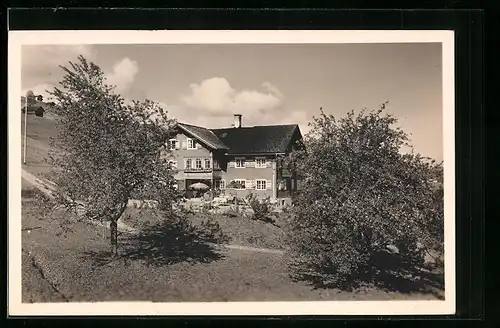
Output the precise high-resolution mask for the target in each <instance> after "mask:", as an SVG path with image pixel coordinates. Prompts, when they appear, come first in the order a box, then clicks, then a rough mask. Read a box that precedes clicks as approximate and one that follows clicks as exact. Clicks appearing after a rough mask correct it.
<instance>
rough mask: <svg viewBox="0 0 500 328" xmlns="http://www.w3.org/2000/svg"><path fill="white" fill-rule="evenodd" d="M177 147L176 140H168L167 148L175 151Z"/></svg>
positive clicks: (177, 142)
mask: <svg viewBox="0 0 500 328" xmlns="http://www.w3.org/2000/svg"><path fill="white" fill-rule="evenodd" d="M178 145H179V141H178V140H177V139H170V140H169V141H168V148H169V149H177V148H178Z"/></svg>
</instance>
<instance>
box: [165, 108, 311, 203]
mask: <svg viewBox="0 0 500 328" xmlns="http://www.w3.org/2000/svg"><path fill="white" fill-rule="evenodd" d="M234 118H235V123H234V124H233V127H231V128H225V129H207V128H204V127H199V126H194V125H189V124H184V123H178V124H177V125H176V127H175V129H174V131H173V134H172V136H171V138H170V139H169V141H168V147H169V148H170V149H171V150H172V151H171V152H170V153H169V156H170V159H169V161H170V165H171V167H172V168H173V169H175V170H176V172H177V173H176V175H175V179H176V180H177V187H178V188H179V189H180V190H187V191H189V189H190V186H192V185H193V184H195V183H198V182H201V183H203V184H206V185H207V186H208V187H210V188H211V189H212V190H214V191H223V192H225V193H228V194H233V195H235V196H239V197H245V196H246V195H248V193H254V194H255V195H256V196H257V197H259V198H265V197H270V199H272V200H275V201H281V202H282V203H285V202H288V201H289V199H290V197H291V195H292V194H293V192H294V191H296V190H297V187H298V180H297V176H296V174H295V173H294V172H293V171H291V170H287V169H284V168H283V164H282V160H283V158H284V157H285V156H288V155H289V154H290V152H291V151H292V150H293V149H294V148H296V147H300V145H301V144H302V135H301V133H300V129H299V126H298V125H297V124H293V125H268V126H253V127H243V126H242V124H241V118H242V116H241V115H239V114H237V115H234Z"/></svg>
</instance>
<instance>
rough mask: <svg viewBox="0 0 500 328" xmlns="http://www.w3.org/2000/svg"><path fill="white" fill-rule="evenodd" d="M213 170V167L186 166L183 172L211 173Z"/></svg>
mask: <svg viewBox="0 0 500 328" xmlns="http://www.w3.org/2000/svg"><path fill="white" fill-rule="evenodd" d="M213 171H214V170H213V169H205V168H200V169H197V168H187V169H184V172H186V173H212V172H213Z"/></svg>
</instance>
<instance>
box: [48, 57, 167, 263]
mask: <svg viewBox="0 0 500 328" xmlns="http://www.w3.org/2000/svg"><path fill="white" fill-rule="evenodd" d="M61 68H62V69H63V70H64V72H65V75H64V77H63V78H62V80H61V82H60V86H61V87H60V88H59V87H56V88H54V91H53V92H51V94H52V95H53V96H54V98H55V100H56V105H55V108H54V110H55V113H56V114H57V116H58V117H59V125H60V133H59V135H58V136H57V138H54V139H52V140H51V144H52V146H53V147H54V148H55V149H58V150H60V151H61V152H60V155H59V156H55V157H52V159H51V162H52V163H53V164H54V165H55V166H56V167H57V168H58V170H57V175H56V177H55V182H56V184H57V185H58V187H59V192H60V194H61V195H62V196H61V197H59V200H60V201H61V202H62V203H63V204H65V205H66V206H74V205H75V203H76V202H83V203H84V205H85V215H84V217H85V218H87V219H100V220H102V221H107V222H110V233H111V238H110V240H111V252H112V254H113V255H117V252H118V244H117V235H118V233H117V222H118V220H119V218H120V217H121V215H122V214H123V212H124V211H125V209H126V206H127V203H128V201H129V199H130V198H131V197H133V196H138V195H139V196H141V197H148V199H151V200H156V201H158V202H159V210H164V211H165V210H169V209H171V208H172V206H171V204H172V201H173V200H175V197H176V192H175V189H174V188H173V178H172V172H171V170H170V168H169V166H168V165H166V160H167V159H166V158H167V156H164V155H168V149H167V147H165V141H166V140H168V135H169V133H170V131H171V128H172V127H173V125H174V124H175V122H174V121H173V120H170V119H168V117H167V115H166V112H165V111H164V110H163V109H162V108H161V107H159V106H158V105H157V104H156V103H154V102H152V101H150V100H145V101H143V102H138V101H134V102H133V103H132V104H125V102H124V99H123V98H122V97H121V96H120V95H118V94H115V93H114V87H113V86H111V85H108V84H106V79H105V76H104V74H103V71H102V70H101V68H100V67H99V66H97V65H96V64H94V63H92V62H89V61H87V60H86V59H85V58H84V57H83V56H79V57H78V62H76V63H73V62H70V63H69V67H66V66H61Z"/></svg>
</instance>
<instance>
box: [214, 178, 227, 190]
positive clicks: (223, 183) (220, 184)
mask: <svg viewBox="0 0 500 328" xmlns="http://www.w3.org/2000/svg"><path fill="white" fill-rule="evenodd" d="M215 189H220V190H223V189H226V181H225V180H215Z"/></svg>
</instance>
